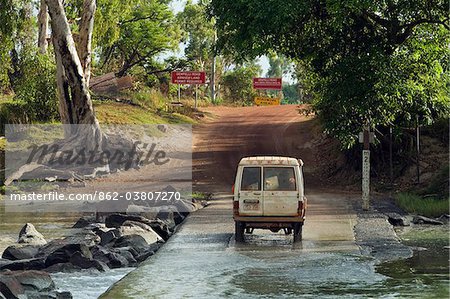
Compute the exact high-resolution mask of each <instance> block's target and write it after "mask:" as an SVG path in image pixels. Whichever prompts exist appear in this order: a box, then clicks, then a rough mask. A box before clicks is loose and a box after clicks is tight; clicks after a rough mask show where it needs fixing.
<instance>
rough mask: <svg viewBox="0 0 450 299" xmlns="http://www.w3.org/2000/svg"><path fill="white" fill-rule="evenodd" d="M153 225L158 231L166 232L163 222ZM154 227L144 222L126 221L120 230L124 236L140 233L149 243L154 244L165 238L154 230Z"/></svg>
mask: <svg viewBox="0 0 450 299" xmlns="http://www.w3.org/2000/svg"><path fill="white" fill-rule="evenodd" d="M153 227H155V228H156V229H157V230H158V232H160V233H164V231H163V228H162V227H163V225H162V224H161V225H159V224H158V225H155V226H153ZM153 227H151V226H149V225H147V224H145V223H142V222H136V221H125V222H124V223H123V225H122V226H121V227H120V228H119V231H120V234H121V235H122V236H128V235H139V236H141V237H142V238H144V240H145V241H146V243H147V244H152V243H156V242H159V241H162V240H163V239H162V237H161V236H160V235H159V234H158V233H157V232H155V230H153Z"/></svg>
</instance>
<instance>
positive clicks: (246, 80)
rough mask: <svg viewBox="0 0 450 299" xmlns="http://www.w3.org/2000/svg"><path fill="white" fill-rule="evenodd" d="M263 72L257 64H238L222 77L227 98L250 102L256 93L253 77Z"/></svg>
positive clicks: (232, 100)
mask: <svg viewBox="0 0 450 299" xmlns="http://www.w3.org/2000/svg"><path fill="white" fill-rule="evenodd" d="M260 73H261V68H260V67H259V65H257V64H248V65H240V66H236V67H235V68H234V69H233V70H231V71H228V72H226V73H225V74H224V76H223V78H222V83H223V87H224V90H225V98H226V99H227V100H228V101H230V102H243V103H247V104H248V103H250V102H252V101H253V97H254V96H255V95H256V93H255V91H254V90H253V86H252V78H254V77H257V76H258V75H259V74H260Z"/></svg>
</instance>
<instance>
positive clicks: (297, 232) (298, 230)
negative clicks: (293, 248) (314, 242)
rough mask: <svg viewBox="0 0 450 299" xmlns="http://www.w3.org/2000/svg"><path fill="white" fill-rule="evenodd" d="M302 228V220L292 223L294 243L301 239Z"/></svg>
mask: <svg viewBox="0 0 450 299" xmlns="http://www.w3.org/2000/svg"><path fill="white" fill-rule="evenodd" d="M302 230H303V223H302V222H300V223H296V224H294V243H297V242H300V241H301V240H302Z"/></svg>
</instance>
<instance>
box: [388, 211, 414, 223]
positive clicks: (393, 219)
mask: <svg viewBox="0 0 450 299" xmlns="http://www.w3.org/2000/svg"><path fill="white" fill-rule="evenodd" d="M386 216H387V217H388V221H389V223H390V224H392V225H393V226H409V225H410V223H409V220H408V219H407V218H406V217H403V216H401V215H400V214H397V213H386Z"/></svg>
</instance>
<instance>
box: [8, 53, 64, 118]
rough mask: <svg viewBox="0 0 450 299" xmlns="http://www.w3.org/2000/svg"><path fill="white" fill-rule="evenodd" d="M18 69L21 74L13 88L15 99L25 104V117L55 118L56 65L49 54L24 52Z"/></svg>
mask: <svg viewBox="0 0 450 299" xmlns="http://www.w3.org/2000/svg"><path fill="white" fill-rule="evenodd" d="M20 69H21V74H22V76H21V78H20V80H19V82H18V83H17V86H16V87H15V89H14V91H15V93H16V98H15V99H16V100H17V101H18V102H19V103H20V102H21V103H24V104H25V105H26V113H27V114H28V115H27V117H28V118H29V119H30V120H31V121H52V120H54V119H57V118H58V99H57V93H56V67H55V65H54V63H53V62H52V61H51V60H50V58H49V56H48V55H42V54H39V53H33V52H27V53H24V55H23V57H22V59H21V61H20ZM18 105H22V104H18Z"/></svg>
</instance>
